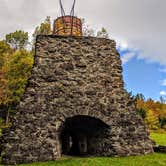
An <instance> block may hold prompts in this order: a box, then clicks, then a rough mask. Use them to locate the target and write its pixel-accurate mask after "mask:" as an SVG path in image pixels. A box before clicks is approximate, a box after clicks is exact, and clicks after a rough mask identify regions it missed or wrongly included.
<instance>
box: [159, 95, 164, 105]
mask: <svg viewBox="0 0 166 166" xmlns="http://www.w3.org/2000/svg"><path fill="white" fill-rule="evenodd" d="M160 102H161V104H165V99H164V97H163V96H160Z"/></svg>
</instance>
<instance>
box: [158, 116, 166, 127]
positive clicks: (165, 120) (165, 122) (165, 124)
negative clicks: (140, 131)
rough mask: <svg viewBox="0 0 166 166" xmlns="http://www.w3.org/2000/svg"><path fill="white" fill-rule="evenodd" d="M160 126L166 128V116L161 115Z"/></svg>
mask: <svg viewBox="0 0 166 166" xmlns="http://www.w3.org/2000/svg"><path fill="white" fill-rule="evenodd" d="M159 127H160V128H166V117H159Z"/></svg>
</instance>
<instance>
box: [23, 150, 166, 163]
mask: <svg viewBox="0 0 166 166" xmlns="http://www.w3.org/2000/svg"><path fill="white" fill-rule="evenodd" d="M20 166H166V154H160V153H154V154H151V155H146V156H131V157H99V158H95V157H93V158H69V159H63V160H59V161H49V162H41V163H40V162H39V163H33V164H23V165H20Z"/></svg>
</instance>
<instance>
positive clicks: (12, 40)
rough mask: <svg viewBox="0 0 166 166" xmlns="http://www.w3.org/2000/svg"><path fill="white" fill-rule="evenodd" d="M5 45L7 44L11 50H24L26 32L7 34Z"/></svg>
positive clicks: (26, 42)
mask: <svg viewBox="0 0 166 166" xmlns="http://www.w3.org/2000/svg"><path fill="white" fill-rule="evenodd" d="M5 41H6V43H8V44H9V45H10V46H11V47H12V48H14V49H16V50H18V49H25V48H26V46H27V45H28V32H24V31H22V30H19V31H15V32H13V33H10V34H7V35H6V39H5Z"/></svg>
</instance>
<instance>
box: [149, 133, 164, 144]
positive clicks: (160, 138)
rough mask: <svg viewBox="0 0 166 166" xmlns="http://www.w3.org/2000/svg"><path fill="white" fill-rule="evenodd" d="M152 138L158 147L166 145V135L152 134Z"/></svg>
mask: <svg viewBox="0 0 166 166" xmlns="http://www.w3.org/2000/svg"><path fill="white" fill-rule="evenodd" d="M150 137H151V139H152V140H154V141H155V142H156V144H157V145H166V133H151V134H150Z"/></svg>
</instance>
